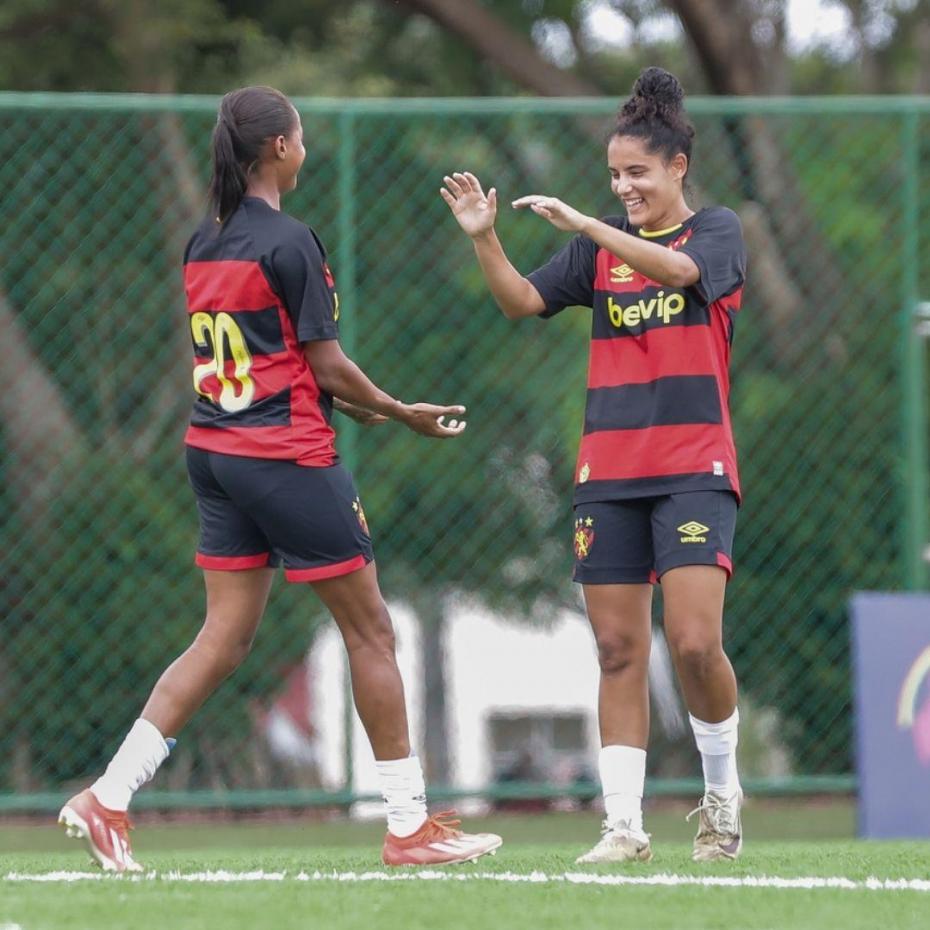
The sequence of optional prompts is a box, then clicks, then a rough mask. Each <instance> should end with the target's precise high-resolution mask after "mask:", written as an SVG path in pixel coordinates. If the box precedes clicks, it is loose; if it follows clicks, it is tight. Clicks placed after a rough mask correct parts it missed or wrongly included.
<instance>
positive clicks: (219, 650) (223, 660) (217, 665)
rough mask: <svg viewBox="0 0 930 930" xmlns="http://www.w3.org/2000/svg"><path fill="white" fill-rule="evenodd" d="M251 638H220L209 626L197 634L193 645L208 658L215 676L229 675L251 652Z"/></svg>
mask: <svg viewBox="0 0 930 930" xmlns="http://www.w3.org/2000/svg"><path fill="white" fill-rule="evenodd" d="M252 642H253V637H251V636H248V637H221V636H217V635H215V634H214V633H213V632H212V630H210V629H209V624H207V625H205V626H204V629H202V630H201V631H200V633H198V634H197V639H196V640H195V645H196V646H197V647H198V649H199V650H200V652H201V653H203V654H205V655H206V656H208V657H209V661H210V662H211V664H212V665H213V667H214V669H215V671H216V673H217V674H219V675H222V676H223V677H226V676H228V675H231V674H232V673H233V672H234V671H235V670H236V669H237V668H239V666H240V665H242V663H243V662H244V661H245V659H246V656H248V654H249V653H250V652H251V651H252Z"/></svg>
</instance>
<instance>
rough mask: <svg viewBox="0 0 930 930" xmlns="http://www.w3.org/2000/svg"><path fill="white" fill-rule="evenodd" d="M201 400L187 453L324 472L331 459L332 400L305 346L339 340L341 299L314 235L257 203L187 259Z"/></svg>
mask: <svg viewBox="0 0 930 930" xmlns="http://www.w3.org/2000/svg"><path fill="white" fill-rule="evenodd" d="M184 290H185V293H186V295H187V311H188V317H189V323H190V330H191V339H192V341H193V346H194V390H195V391H196V392H197V398H196V400H195V401H194V409H193V413H192V414H191V422H190V426H189V428H188V430H187V435H186V436H185V442H186V443H187V444H188V445H189V446H194V447H196V448H198V449H206V450H208V451H210V452H224V453H227V454H229V455H247V456H254V457H257V458H268V459H289V460H291V461H294V462H297V463H299V464H301V465H313V466H326V465H332V464H333V462H334V461H335V460H336V452H335V446H334V442H335V434H334V432H333V428H332V426H331V425H330V420H331V417H332V397H331V396H330V395H329V394H327V393H326V392H325V391H323V390H322V389H321V388H320V386H319V385H318V384H317V381H316V378H315V377H314V375H313V371H312V370H311V369H310V366H309V364H308V363H307V360H306V357H305V356H304V353H303V351H302V349H301V344H302V343H304V342H310V341H312V340H316V339H337V338H338V337H339V329H338V325H337V319H338V317H339V309H338V307H339V301H338V298H337V296H336V290H335V283H334V281H333V277H332V274H331V273H330V270H329V266H328V265H327V263H326V252H325V250H324V248H323V245H322V243H321V242H320V240H319V239H318V238H317V236H316V234H315V233H314V232H313V231H312V230H311V229H309V228H308V227H307V226H305V225H303V224H302V223H300V222H299V221H297V220H295V219H294V218H293V217H290V216H288V215H287V214H285V213H281V212H280V211H279V210H275V209H274V208H273V207H272V206H270V205H269V204H268V203H266V202H265V201H264V200H261V199H260V198H257V197H246V198H244V199H243V201H242V203H241V204H240V206H239V208H238V209H237V210H236V212H235V213H233V214H232V216H230V217H229V219H228V220H227V221H226V222H225V223H224V224H223V225H222V226H220V225H219V224H218V223H216V221H215V220H212V219H209V218H208V219H207V220H205V221H204V222H203V223H202V224H201V225H200V227H199V228H198V229H197V231H196V232H195V233H194V235H193V236H192V238H191V240H190V242H189V243H188V245H187V248H186V250H185V252H184Z"/></svg>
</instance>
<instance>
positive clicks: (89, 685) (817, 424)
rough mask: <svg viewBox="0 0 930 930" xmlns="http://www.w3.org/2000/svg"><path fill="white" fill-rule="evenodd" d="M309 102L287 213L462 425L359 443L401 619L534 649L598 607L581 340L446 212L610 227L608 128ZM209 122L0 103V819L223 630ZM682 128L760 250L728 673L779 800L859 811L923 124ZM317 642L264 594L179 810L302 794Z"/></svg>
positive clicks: (917, 443) (922, 265) (902, 451)
mask: <svg viewBox="0 0 930 930" xmlns="http://www.w3.org/2000/svg"><path fill="white" fill-rule="evenodd" d="M297 104H298V108H299V109H300V111H301V113H302V116H303V122H304V127H305V136H306V145H307V149H308V156H307V161H306V165H305V168H304V171H303V175H302V178H301V183H300V186H299V187H298V189H297V190H296V192H294V194H292V195H291V196H290V197H289V198H288V199H287V200H286V201H285V208H286V209H287V210H288V211H289V212H291V213H292V214H294V215H295V216H297V217H300V218H302V219H305V220H306V221H308V222H310V223H312V225H313V226H314V227H315V228H316V229H317V231H318V232H319V233H320V235H321V236H322V238H323V240H324V241H325V242H326V244H327V246H328V249H329V252H330V263H331V265H332V267H333V271H334V273H335V276H336V281H337V286H338V288H339V292H340V301H341V307H342V326H343V339H344V343H345V345H346V346H347V348H348V351H349V352H350V354H351V355H353V357H355V358H356V359H357V361H359V363H360V364H361V365H362V366H363V367H364V368H365V369H366V370H367V371H368V373H369V374H370V375H371V376H372V378H373V379H374V380H375V381H376V382H377V383H379V384H382V385H383V386H384V387H385V388H386V389H387V390H389V391H391V392H393V393H394V394H395V395H398V396H401V397H403V398H405V399H408V400H421V399H429V400H436V401H440V402H460V401H461V402H464V403H466V404H467V405H468V406H469V408H470V414H469V419H470V425H469V429H468V432H467V434H466V437H465V438H463V439H461V440H458V441H455V442H449V443H435V444H429V443H427V442H426V441H425V440H420V439H418V438H416V437H414V436H413V435H412V434H410V433H409V432H407V431H405V430H402V429H400V428H393V427H385V428H379V429H377V430H370V431H365V430H363V429H361V428H359V427H357V426H356V425H355V424H353V423H350V422H348V421H345V420H343V421H342V422H341V423H340V424H339V433H340V439H339V447H340V451H341V454H342V455H343V457H344V458H345V459H346V460H347V461H349V463H350V464H351V465H352V467H353V468H354V470H355V473H356V479H357V482H358V485H359V487H360V490H361V493H362V496H363V499H364V501H365V508H366V512H367V514H368V519H369V522H370V524H371V526H372V528H373V532H374V537H375V544H376V551H377V554H378V559H379V565H380V571H381V575H382V579H383V584H384V587H385V590H386V592H387V593H388V595H389V596H390V597H391V598H393V599H395V600H400V601H404V602H406V603H408V604H409V605H411V606H412V608H413V609H414V610H415V611H417V612H418V614H419V615H420V617H421V619H422V622H423V624H424V626H425V627H427V628H430V629H433V628H435V626H436V625H437V624H441V622H442V613H441V609H440V606H438V605H442V604H443V603H445V602H446V600H445V599H446V597H447V595H448V594H450V593H466V594H468V595H470V596H472V597H474V598H477V599H480V600H481V601H482V602H484V603H486V604H488V605H489V606H490V607H491V608H493V609H498V610H502V611H506V612H507V613H508V615H509V616H513V617H516V618H518V619H516V620H515V622H520V623H529V624H532V623H545V622H547V620H548V618H549V617H550V615H551V613H552V610H553V608H554V607H557V606H558V605H563V604H576V600H575V593H574V592H573V591H572V589H571V584H570V582H569V580H568V579H569V576H570V565H571V536H570V527H571V521H570V499H571V483H572V474H573V471H572V469H573V462H574V454H575V446H576V442H577V439H578V434H579V429H580V424H581V422H582V414H583V410H582V407H583V399H584V379H585V365H586V358H587V354H586V339H587V333H588V325H589V323H588V319H587V317H588V314H587V312H585V311H582V310H578V311H573V312H569V313H565V314H562V315H561V316H560V317H559V318H558V319H557V320H554V321H552V322H550V323H548V324H546V325H542V324H539V323H537V322H536V321H529V322H527V321H524V322H522V323H520V324H513V323H510V322H508V321H507V320H505V319H504V318H503V317H502V316H501V315H500V314H499V313H498V312H497V311H496V309H495V307H494V306H493V304H492V302H491V300H490V299H489V297H488V294H487V291H486V289H485V287H484V286H483V283H482V279H481V276H480V273H479V271H478V269H477V266H476V263H475V261H474V259H473V256H472V254H471V248H470V246H469V244H468V242H467V240H466V239H465V238H464V237H463V236H462V235H461V234H460V233H459V231H458V229H457V227H456V226H455V224H454V222H453V221H452V219H451V218H450V217H449V215H448V211H447V208H446V207H445V205H444V204H443V203H442V201H441V200H440V198H439V196H438V188H439V186H440V183H441V178H442V175H443V174H444V173H446V172H449V171H452V170H459V169H470V170H472V171H475V172H476V173H477V174H478V175H479V176H480V177H481V178H482V179H483V180H485V181H486V182H487V183H488V184H493V185H494V186H496V187H497V188H498V190H499V191H500V193H501V200H502V201H503V202H505V203H506V202H508V201H509V200H510V199H512V198H513V197H515V196H518V195H520V194H525V193H533V192H547V193H552V194H555V195H557V196H559V197H561V198H563V199H565V200H567V201H569V202H570V203H572V204H574V205H576V206H577V207H579V208H580V209H582V210H584V211H586V212H590V213H599V214H601V215H604V214H608V213H617V212H619V210H618V205H617V203H616V201H612V198H611V195H610V192H609V188H608V175H607V171H606V165H605V156H604V138H605V133H606V131H607V130H608V129H609V127H610V124H611V113H612V111H613V109H614V103H613V102H612V101H597V100H595V101H592V100H586V101H570V100H569V101H562V100H556V101H553V100H550V101H536V100H490V101H443V100H430V101H403V102H398V101H352V102H335V101H334V102H326V101H314V100H299V101H297ZM215 107H216V101H215V100H213V99H203V98H135V97H93V96H80V97H67V96H54V95H12V94H6V95H2V94H0V256H2V259H0V346H2V359H3V361H2V374H3V379H2V381H3V383H2V387H0V514H2V518H0V519H2V524H0V806H2V805H3V803H4V798H5V799H6V802H7V806H12V805H13V803H14V802H12V801H11V800H10V799H11V798H14V797H19V798H20V801H19V802H17V803H18V805H19V807H28V806H29V803H28V798H30V797H35V798H40V797H49V796H53V795H54V796H57V794H58V793H62V792H64V791H66V790H68V789H69V788H70V787H71V786H73V785H77V784H82V783H83V782H84V781H86V779H87V777H88V776H89V775H90V774H92V773H94V772H96V771H97V770H98V769H99V768H100V767H101V766H102V765H103V764H104V763H105V761H106V759H107V758H108V756H109V755H110V753H112V751H113V749H114V748H115V745H116V744H117V742H118V740H119V738H120V736H121V734H122V733H123V732H124V731H125V730H126V728H127V727H128V726H129V724H130V723H131V721H132V720H133V718H134V717H135V716H136V715H137V714H138V711H139V708H140V706H141V703H142V701H143V700H144V697H145V695H146V693H147V691H148V689H149V688H150V686H151V685H152V683H153V682H154V680H155V678H156V676H157V674H158V672H159V671H160V670H161V668H162V667H163V666H164V665H165V664H166V662H167V661H168V660H169V659H170V658H171V657H173V656H174V655H175V654H177V653H178V652H179V651H180V650H181V649H183V647H184V646H185V645H186V644H187V642H188V641H189V639H190V638H191V636H192V635H193V633H194V632H195V631H196V629H197V627H198V625H199V618H200V615H201V612H202V591H201V585H202V582H201V580H200V578H199V577H198V573H197V572H196V571H195V569H194V568H193V565H192V553H193V549H194V545H195V541H196V519H195V514H194V509H193V501H192V495H191V492H190V490H189V488H188V486H187V483H186V476H185V473H184V471H183V456H182V454H181V437H182V434H183V429H184V425H185V421H186V418H187V415H188V411H189V404H190V401H191V387H190V374H189V365H190V360H189V356H190V351H189V345H188V336H187V332H186V328H185V320H184V302H183V294H182V289H181V278H180V256H181V252H182V249H183V246H184V243H185V241H186V237H187V236H188V234H189V232H190V230H191V229H192V227H193V225H194V223H195V222H196V221H197V219H198V218H199V216H200V215H201V213H202V210H203V207H204V189H205V182H206V177H207V173H208V164H209V157H208V143H209V137H210V131H211V128H212V123H213V120H214V114H215ZM692 114H693V118H694V121H695V123H696V126H697V130H698V141H697V145H696V150H695V157H694V162H693V170H692V173H691V178H692V191H691V198H692V203H693V204H694V205H701V204H708V203H722V204H726V205H728V206H731V207H732V208H733V209H735V210H737V211H738V213H739V214H740V216H741V218H742V221H743V225H744V230H745V234H746V238H747V242H748V246H749V251H750V276H749V282H748V287H747V289H746V293H745V298H744V309H743V312H742V313H741V315H740V318H739V320H738V322H737V326H736V337H735V346H734V362H733V387H732V411H733V419H734V423H735V430H736V436H737V442H738V446H739V451H740V457H741V465H742V469H741V470H742V478H743V485H744V492H745V504H744V507H743V509H742V512H741V515H740V521H739V527H738V532H737V543H736V552H735V562H736V565H737V574H736V576H735V579H734V582H733V584H732V585H731V590H730V593H729V600H728V610H727V622H726V633H727V642H728V646H729V650H730V654H731V656H732V658H733V661H734V664H735V665H736V668H737V672H738V675H739V678H740V681H741V686H742V691H743V699H744V701H745V702H746V704H747V706H749V707H751V708H752V709H753V711H754V716H755V718H756V720H757V721H763V722H765V721H767V723H765V725H764V726H763V725H762V723H759V724H758V732H755V733H754V734H753V736H752V739H755V740H756V741H761V742H763V743H764V742H765V740H766V739H770V740H772V741H774V742H777V745H778V747H779V751H780V752H781V769H780V770H779V773H780V774H784V773H785V772H787V773H788V774H789V775H790V777H791V778H792V779H794V782H793V783H794V784H795V785H797V786H803V785H806V784H813V782H811V781H810V779H811V777H827V776H838V777H839V780H838V781H837V780H836V779H835V780H834V782H833V783H834V784H844V782H843V779H842V777H843V776H848V775H849V773H851V772H852V769H853V760H852V748H851V747H852V721H851V681H850V668H849V642H848V630H847V613H846V602H847V598H848V596H849V594H850V592H852V591H853V590H856V589H895V588H916V587H920V586H923V585H924V584H925V583H926V578H927V572H926V564H925V562H924V561H923V560H922V552H921V547H922V546H923V545H924V544H925V543H926V538H927V532H926V528H927V522H928V501H927V495H926V486H927V472H926V467H927V466H926V435H927V423H926V407H925V399H924V391H925V388H924V387H923V385H922V381H921V378H922V369H923V367H924V364H925V353H926V349H925V347H924V344H923V343H922V342H921V340H920V339H919V338H918V336H916V335H915V333H914V325H913V323H914V318H913V315H914V313H915V308H916V306H917V304H918V301H919V299H920V297H921V296H922V295H923V296H927V297H930V280H928V277H930V254H928V251H927V248H928V242H930V237H928V236H927V235H926V234H925V233H926V232H927V230H926V226H927V224H928V222H930V221H928V220H927V216H930V171H928V170H927V168H926V165H927V164H928V155H930V152H928V148H930V144H928V142H927V139H928V138H930V134H928V133H927V132H926V130H927V128H928V120H927V116H928V115H930V103H927V102H926V101H923V100H908V99H904V100H889V101H874V100H873V101H870V100H808V101H798V100H795V101H752V100H743V101H738V100H711V99H707V100H695V101H694V102H693V104H692ZM499 233H500V236H501V238H502V240H503V241H504V243H505V245H506V247H507V248H508V250H509V252H510V254H511V257H512V258H513V260H514V263H515V264H516V265H517V266H518V267H519V268H520V269H521V270H524V271H529V270H531V269H532V268H533V267H535V266H536V265H538V264H541V263H542V262H543V261H544V260H545V259H546V258H547V257H548V256H549V255H550V254H551V253H552V252H553V251H555V249H556V248H558V247H559V245H560V244H561V243H562V242H563V241H564V239H565V236H564V235H563V234H560V233H558V232H557V231H555V230H554V229H552V228H551V227H549V226H548V224H546V223H545V222H544V221H542V220H540V219H539V218H537V217H534V216H531V215H526V214H519V215H515V214H514V212H513V211H511V210H509V209H507V208H504V209H502V211H501V216H500V221H499ZM325 619H326V618H325V617H324V616H323V614H322V612H321V610H320V609H319V607H318V606H316V604H315V602H314V601H313V598H312V596H310V595H309V594H308V593H307V592H306V591H304V590H301V589H300V587H299V586H291V587H290V588H288V587H286V586H285V585H284V584H283V583H280V584H279V585H278V586H277V587H276V590H275V594H274V596H273V603H272V605H271V607H270V608H269V611H268V615H267V617H266V621H265V625H264V627H263V629H262V632H261V634H260V636H259V639H258V642H257V644H256V647H255V650H254V651H253V653H252V655H251V656H250V658H249V659H248V660H247V663H246V665H245V666H244V667H243V669H241V670H240V672H239V674H238V675H237V676H236V677H235V678H234V679H232V680H231V681H230V682H228V683H227V684H225V685H224V686H223V689H222V691H221V692H220V694H219V695H217V696H216V697H215V698H214V699H213V700H211V701H210V702H209V703H208V705H207V706H206V707H205V708H204V710H203V711H202V712H201V713H200V714H199V715H198V717H197V718H196V719H195V721H194V722H193V723H192V724H191V726H190V728H189V730H187V731H185V736H184V739H183V741H182V742H181V743H180V744H179V747H178V749H177V751H176V753H175V757H174V758H173V760H172V762H171V764H170V766H168V767H167V769H166V772H165V775H164V780H163V781H162V782H161V785H162V787H164V788H170V789H172V790H173V791H175V792H182V793H183V792H190V791H194V790H199V789H204V790H209V791H213V792H224V795H223V796H224V797H229V795H228V794H226V792H233V793H234V795H233V796H234V797H239V798H240V799H255V803H258V804H262V803H271V802H273V801H275V800H276V799H278V800H280V798H281V797H282V795H280V794H276V793H275V791H276V789H289V788H295V787H307V785H308V784H310V785H312V778H310V780H309V781H308V780H307V779H306V778H304V777H303V776H300V775H295V773H294V771H293V769H292V768H285V767H282V766H278V765H275V764H274V763H273V761H271V760H270V759H269V756H268V753H267V752H266V751H265V749H264V746H263V743H262V739H261V738H260V734H259V732H258V724H257V721H258V720H259V719H261V717H262V713H263V710H265V709H267V707H268V706H270V704H271V702H273V701H274V700H275V698H276V696H277V695H278V694H279V692H280V689H281V683H282V678H283V676H284V675H285V672H286V670H287V669H288V668H289V667H290V666H292V665H293V663H295V662H297V661H299V660H300V658H301V656H302V655H303V654H304V652H305V651H306V648H307V646H308V643H309V641H310V638H311V636H312V634H313V633H314V631H315V630H317V629H318V628H319V627H320V625H321V624H323V623H324V622H325ZM427 639H429V637H427ZM476 661H480V659H476ZM514 674H520V670H519V667H518V666H515V668H514ZM440 685H441V676H440V678H439V679H437V681H436V682H433V683H431V686H432V687H439V686H440ZM432 699H433V696H432V695H428V702H432ZM441 704H442V702H441V700H439V705H440V706H441ZM445 713H446V714H454V708H448V707H447V708H446V709H445ZM436 738H437V737H436V733H435V731H433V734H432V737H431V739H432V740H433V741H434V742H435V739H436ZM439 739H440V741H441V734H440V736H439ZM435 771H439V772H440V773H441V771H442V770H441V767H438V768H435ZM650 771H651V772H652V773H653V774H654V775H656V776H658V777H660V778H666V779H677V778H682V777H685V778H686V777H688V776H691V775H694V774H697V761H696V756H695V754H694V753H693V752H691V751H689V752H683V751H679V750H678V749H676V747H675V745H673V744H671V743H667V742H666V743H662V742H660V743H659V745H658V747H657V751H656V752H654V753H652V755H651V757H650ZM754 774H756V775H758V776H766V775H770V774H773V773H772V772H769V771H766V770H765V769H764V767H763V768H760V769H758V770H757V771H755V772H754ZM668 784H673V782H668ZM237 792H238V794H236V793H237ZM180 797H181V798H182V799H183V798H184V797H187V795H184V794H182V795H180ZM24 798H25V799H26V801H23V799H24ZM36 803H37V804H38V801H37V802H36ZM179 803H182V802H179Z"/></svg>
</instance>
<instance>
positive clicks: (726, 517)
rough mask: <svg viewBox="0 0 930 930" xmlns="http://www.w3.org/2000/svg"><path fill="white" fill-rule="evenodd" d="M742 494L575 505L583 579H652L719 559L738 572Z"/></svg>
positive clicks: (576, 544) (608, 581) (717, 562)
mask: <svg viewBox="0 0 930 930" xmlns="http://www.w3.org/2000/svg"><path fill="white" fill-rule="evenodd" d="M736 510H737V502H736V496H735V495H734V494H731V493H730V492H729V491H686V492H682V493H681V494H667V495H663V496H662V497H644V498H637V499H633V500H616V501H602V502H597V503H592V504H578V505H576V506H575V523H574V536H573V540H574V548H575V571H574V575H573V576H572V577H573V579H574V580H575V581H577V582H578V583H579V584H646V583H649V582H655V581H656V580H658V579H659V578H661V577H662V575H663V574H665V572H667V571H668V570H669V569H670V568H679V567H681V566H682V565H719V566H720V567H721V568H723V569H724V570H725V571H726V573H727V577H729V576H730V575H731V574H732V573H733V560H732V555H733V532H734V530H735V529H736Z"/></svg>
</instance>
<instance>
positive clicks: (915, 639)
mask: <svg viewBox="0 0 930 930" xmlns="http://www.w3.org/2000/svg"><path fill="white" fill-rule="evenodd" d="M851 607H852V622H853V627H852V633H853V667H854V675H855V679H854V680H855V688H856V765H857V768H858V773H859V835H860V836H863V837H871V838H875V839H890V838H893V837H930V594H871V593H869V594H856V595H855V596H854V597H853V599H852V602H851Z"/></svg>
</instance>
